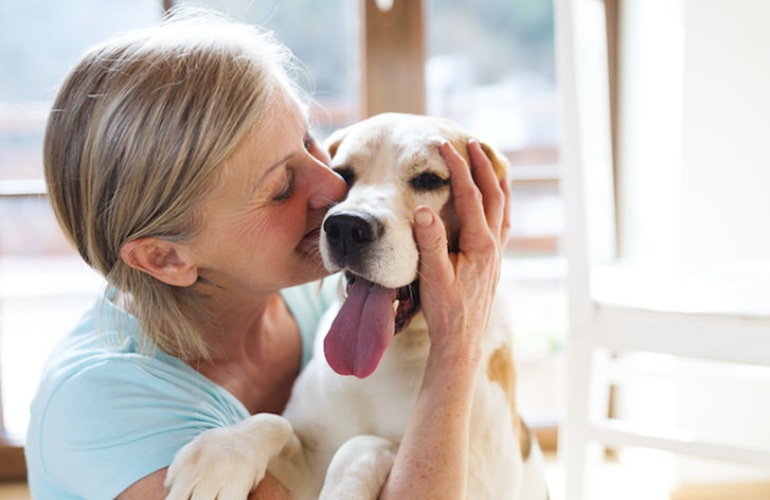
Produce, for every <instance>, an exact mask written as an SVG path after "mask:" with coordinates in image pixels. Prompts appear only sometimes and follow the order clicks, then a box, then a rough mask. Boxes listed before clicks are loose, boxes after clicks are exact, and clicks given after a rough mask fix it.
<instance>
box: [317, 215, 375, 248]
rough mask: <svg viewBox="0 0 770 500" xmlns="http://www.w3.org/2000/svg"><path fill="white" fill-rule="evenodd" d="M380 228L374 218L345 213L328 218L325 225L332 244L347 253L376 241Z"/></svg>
mask: <svg viewBox="0 0 770 500" xmlns="http://www.w3.org/2000/svg"><path fill="white" fill-rule="evenodd" d="M380 227H381V224H380V223H379V222H378V221H377V220H376V219H374V218H373V217H368V216H362V215H353V214H344V213H343V214H336V215H332V216H330V217H327V219H326V220H325V221H324V223H323V228H324V231H325V232H326V236H327V238H328V239H329V241H330V243H332V244H333V245H335V246H339V247H340V249H342V250H343V251H346V252H347V251H351V250H355V249H357V248H358V247H360V246H362V245H365V244H367V243H370V242H372V241H374V240H376V239H377V237H378V236H379V233H380V231H381V229H380Z"/></svg>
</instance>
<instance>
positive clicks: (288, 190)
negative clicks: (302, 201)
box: [273, 169, 296, 203]
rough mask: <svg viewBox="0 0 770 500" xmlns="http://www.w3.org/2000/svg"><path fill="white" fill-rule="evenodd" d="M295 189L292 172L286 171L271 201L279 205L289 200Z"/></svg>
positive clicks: (290, 170)
mask: <svg viewBox="0 0 770 500" xmlns="http://www.w3.org/2000/svg"><path fill="white" fill-rule="evenodd" d="M295 187H296V183H295V182H294V170H292V169H286V175H285V176H284V177H283V180H282V182H281V185H280V187H279V189H278V191H277V192H276V194H275V195H273V201H275V202H279V203H280V202H283V201H286V200H288V199H289V198H291V195H293V194H294V188H295Z"/></svg>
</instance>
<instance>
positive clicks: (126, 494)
mask: <svg viewBox="0 0 770 500" xmlns="http://www.w3.org/2000/svg"><path fill="white" fill-rule="evenodd" d="M167 470H168V468H164V469H160V470H157V471H155V472H153V473H152V474H150V475H148V476H145V477H143V478H142V479H140V480H139V481H137V482H135V483H134V484H132V485H131V486H129V487H128V488H126V489H125V490H124V491H123V493H121V494H120V495H118V496H117V498H116V499H115V500H153V499H158V500H162V499H164V498H166V493H168V490H167V489H166V487H165V486H163V481H165V480H166V471H167ZM247 498H248V500H292V499H293V498H294V497H293V496H292V494H291V492H289V490H288V489H287V488H286V487H285V486H284V485H283V484H282V483H281V482H280V481H278V480H277V479H276V478H275V477H274V476H272V475H271V474H270V473H269V472H268V473H267V474H266V475H265V477H264V479H262V481H261V482H260V483H259V485H258V486H257V488H256V489H255V490H254V491H252V492H251V493H250V494H249V496H248V497H247Z"/></svg>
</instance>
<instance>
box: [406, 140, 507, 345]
mask: <svg viewBox="0 0 770 500" xmlns="http://www.w3.org/2000/svg"><path fill="white" fill-rule="evenodd" d="M439 151H440V153H441V156H442V157H443V158H444V161H445V162H446V164H447V166H448V167H449V172H450V182H451V186H452V196H453V199H454V204H455V209H456V211H457V214H458V217H459V221H460V238H459V250H458V253H456V254H448V253H447V239H446V231H445V228H444V224H443V223H442V221H441V219H440V218H439V217H438V216H437V215H436V213H435V212H433V210H431V209H430V208H428V207H419V208H418V209H417V210H416V211H415V216H414V220H415V228H414V232H415V238H416V240H417V245H418V247H419V250H420V300H421V303H422V308H423V312H424V313H425V316H426V320H427V322H428V326H429V328H430V336H431V348H432V349H433V350H437V351H438V352H440V353H441V354H442V355H448V356H450V357H452V358H454V357H457V358H468V359H469V360H474V359H477V358H478V356H479V354H480V340H481V338H482V337H483V334H484V331H485V329H486V325H487V320H488V317H489V310H490V307H491V305H492V300H493V296H494V293H495V288H496V286H497V282H498V280H499V277H500V260H501V253H502V246H503V244H504V243H505V239H506V237H507V233H508V229H509V222H508V204H509V201H510V190H509V187H508V178H507V175H506V176H504V178H503V179H502V180H498V178H497V176H496V174H495V172H494V169H493V166H492V162H491V161H490V159H489V158H488V157H487V156H486V154H485V153H484V151H483V150H482V148H481V145H480V144H479V143H478V142H477V141H474V140H471V141H469V142H468V156H469V157H470V160H471V165H470V168H469V166H468V165H467V163H466V161H465V159H464V158H463V157H462V156H460V154H459V153H458V152H457V151H456V150H455V149H454V148H453V147H452V145H451V144H450V143H448V142H444V143H443V144H441V146H440V148H439Z"/></svg>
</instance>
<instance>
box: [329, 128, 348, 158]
mask: <svg viewBox="0 0 770 500" xmlns="http://www.w3.org/2000/svg"><path fill="white" fill-rule="evenodd" d="M346 135H348V129H347V128H342V129H339V130H335V131H334V132H332V134H331V135H330V136H329V138H328V139H326V141H325V144H326V150H327V151H328V152H329V156H330V157H331V158H334V155H336V154H337V148H339V147H340V144H341V143H342V140H343V139H344V138H345V136H346Z"/></svg>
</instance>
